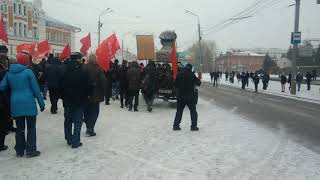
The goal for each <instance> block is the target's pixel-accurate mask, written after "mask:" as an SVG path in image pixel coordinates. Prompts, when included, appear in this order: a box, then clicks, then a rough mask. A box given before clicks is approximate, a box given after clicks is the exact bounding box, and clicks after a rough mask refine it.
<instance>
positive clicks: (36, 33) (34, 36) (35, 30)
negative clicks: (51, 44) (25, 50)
mask: <svg viewBox="0 0 320 180" xmlns="http://www.w3.org/2000/svg"><path fill="white" fill-rule="evenodd" d="M38 34H39V33H38V28H37V27H33V28H32V38H33V39H38V38H39V35H38Z"/></svg>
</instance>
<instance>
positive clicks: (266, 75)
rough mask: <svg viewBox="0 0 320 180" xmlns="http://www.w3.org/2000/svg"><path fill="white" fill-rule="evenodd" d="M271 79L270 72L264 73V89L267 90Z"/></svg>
mask: <svg viewBox="0 0 320 180" xmlns="http://www.w3.org/2000/svg"><path fill="white" fill-rule="evenodd" d="M269 81H270V75H269V73H264V74H263V76H262V84H263V90H267V88H268V85H269Z"/></svg>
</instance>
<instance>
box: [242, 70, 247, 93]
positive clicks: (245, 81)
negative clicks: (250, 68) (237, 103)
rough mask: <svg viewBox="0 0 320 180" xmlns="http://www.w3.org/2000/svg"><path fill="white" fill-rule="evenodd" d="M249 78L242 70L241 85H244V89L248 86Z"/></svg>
mask: <svg viewBox="0 0 320 180" xmlns="http://www.w3.org/2000/svg"><path fill="white" fill-rule="evenodd" d="M247 81H248V78H247V75H246V73H245V72H242V74H241V85H242V89H245V88H246V85H247V84H248V82H247Z"/></svg>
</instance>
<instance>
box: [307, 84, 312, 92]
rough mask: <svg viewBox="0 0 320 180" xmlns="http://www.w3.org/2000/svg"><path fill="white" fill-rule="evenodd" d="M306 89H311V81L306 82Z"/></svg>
mask: <svg viewBox="0 0 320 180" xmlns="http://www.w3.org/2000/svg"><path fill="white" fill-rule="evenodd" d="M307 87H308V91H310V89H311V83H307Z"/></svg>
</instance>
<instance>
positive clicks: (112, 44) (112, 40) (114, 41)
mask: <svg viewBox="0 0 320 180" xmlns="http://www.w3.org/2000/svg"><path fill="white" fill-rule="evenodd" d="M107 41H108V47H109V52H110V56H111V59H113V58H115V56H116V53H117V51H118V50H119V49H120V44H119V41H118V38H117V36H116V34H112V35H111V36H109V37H108V39H107Z"/></svg>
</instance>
